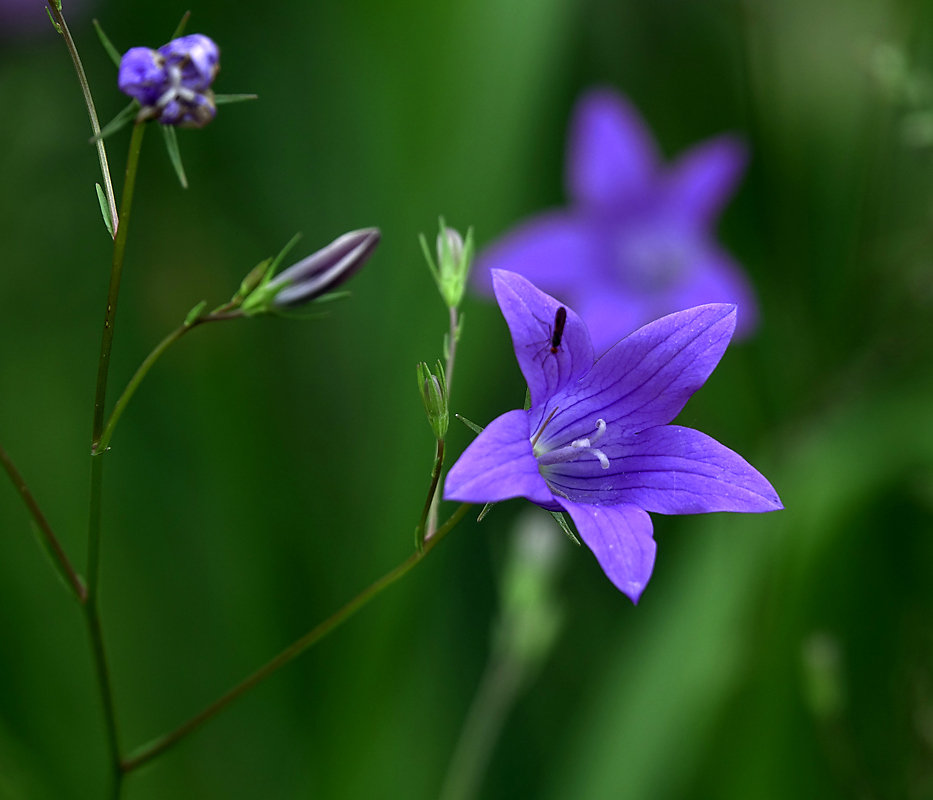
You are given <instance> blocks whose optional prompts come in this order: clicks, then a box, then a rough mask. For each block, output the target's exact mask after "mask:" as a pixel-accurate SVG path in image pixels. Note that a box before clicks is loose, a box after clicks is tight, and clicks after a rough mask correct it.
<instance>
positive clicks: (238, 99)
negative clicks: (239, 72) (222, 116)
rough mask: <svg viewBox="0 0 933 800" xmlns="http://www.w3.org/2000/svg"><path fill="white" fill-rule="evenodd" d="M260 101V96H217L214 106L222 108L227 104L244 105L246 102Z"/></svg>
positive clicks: (215, 96)
mask: <svg viewBox="0 0 933 800" xmlns="http://www.w3.org/2000/svg"><path fill="white" fill-rule="evenodd" d="M258 99H259V95H258V94H215V95H214V105H218V106H222V105H224V104H225V103H242V102H244V101H246V100H258Z"/></svg>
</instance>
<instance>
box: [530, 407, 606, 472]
mask: <svg viewBox="0 0 933 800" xmlns="http://www.w3.org/2000/svg"><path fill="white" fill-rule="evenodd" d="M605 433H606V420H604V419H598V420H596V433H594V434H593V435H592V436H587V437H585V438H583V439H575V440H574V441H572V442H571V443H570V444H569V445H568V446H567V447H559V448H557V449H556V450H551V451H549V452H547V453H542V454H541V455H537V454H535V455H536V456H537V459H538V463H539V464H542V465H549V464H560V463H562V462H565V461H575V460H577V459H579V458H580V457H581V456H582V455H583V454H584V453H587V454H589V455H591V456H594V457H595V458H596V459H597V460H598V461H599V465H600V466H601V467H602V468H603V469H609V458H608V457H607V456H606V454H605V453H604V452H603V451H602V450H600V449H599V448H598V447H594V445H595V444H596V443H597V442H598V441H599V440H600V439H602V438H603V435H604V434H605Z"/></svg>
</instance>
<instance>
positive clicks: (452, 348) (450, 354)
mask: <svg viewBox="0 0 933 800" xmlns="http://www.w3.org/2000/svg"><path fill="white" fill-rule="evenodd" d="M457 327H458V322H457V308H456V306H452V307H451V309H450V333H449V334H448V339H447V369H446V371H445V374H446V376H447V396H448V397H450V387H451V385H452V384H453V382H454V360H455V359H456V357H457Z"/></svg>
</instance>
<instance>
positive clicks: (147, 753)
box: [123, 503, 470, 772]
mask: <svg viewBox="0 0 933 800" xmlns="http://www.w3.org/2000/svg"><path fill="white" fill-rule="evenodd" d="M469 507H470V503H463V504H461V505H460V507H459V508H457V510H456V511H455V512H454V513H453V514H452V515H451V516H450V518H449V519H448V520H447V521H446V522H445V523H444V524H443V525H441V527H439V528H438V529H437V531H436V533H435V534H434V536H433V537H432V538H431V539H430V540H429V541H427V542H425V546H424V550H423V551H421V552H417V551H416V552H414V553H412V554H411V555H410V556H409V557H408V558H407V559H405V561H403V562H402V563H401V564H399V565H398V566H397V567H396V568H395V569H393V570H392V571H391V572H389V573H387V574H386V575H383V576H382V577H381V578H380V579H379V580H377V581H376V582H375V583H373V584H372V585H370V586H369V588H368V589H365V590H364V591H362V592H361V593H360V594H358V595H357V596H356V597H354V598H353V599H352V600H351V601H350V602H349V603H347V604H346V605H345V606H344V607H343V608H341V609H340V610H339V611H337V612H336V613H335V614H333V615H331V616H330V617H328V618H327V619H326V620H324V621H323V622H321V623H320V624H319V625H317V626H315V627H314V628H312V629H311V630H310V631H308V633H306V634H305V635H304V636H302V637H301V638H300V639H298V640H297V641H295V642H294V643H293V644H291V645H289V646H288V647H286V648H285V649H284V650H283V651H282V652H281V653H279V654H278V655H277V656H276V657H275V658H273V659H272V660H271V661H269V662H268V663H267V664H266V665H265V666H264V667H261V668H260V669H258V670H256V672H254V673H253V674H252V675H250V676H249V677H248V678H247V679H246V680H244V681H243V682H242V683H240V684H238V685H237V686H235V687H234V688H233V689H231V690H230V691H229V692H227V694H225V695H224V696H223V697H221V698H220V699H219V700H217V701H216V702H215V703H213V704H212V705H210V706H208V707H207V708H205V709H204V710H203V711H202V712H201V713H199V714H197V715H195V716H194V717H192V718H191V719H190V720H188V721H187V722H185V723H184V724H183V725H181V726H179V727H178V728H176V729H175V730H174V731H172V732H171V733H168V734H166V735H165V736H162V737H160V738H158V739H156V740H155V741H153V742H150V743H149V744H147V745H144V746H143V747H141V748H139V749H138V750H136V751H135V752H134V753H132V754H130V755H129V756H128V757H127V758H126V759H124V761H123V770H124V772H132V771H133V770H135V769H138V768H139V767H141V766H142V765H143V764H145V763H147V762H148V761H151V760H152V759H153V758H155V757H156V756H159V755H162V753H164V752H165V751H166V750H168V749H169V748H171V747H173V746H174V745H176V744H178V742H180V741H181V740H182V739H184V738H185V737H186V736H187V735H188V734H189V733H192V732H194V731H195V730H197V729H198V728H200V727H201V726H202V725H203V724H204V723H205V722H207V721H209V720H210V719H213V718H214V717H215V716H217V715H218V714H219V713H220V712H221V711H223V710H224V709H225V708H227V706H229V705H231V704H232V703H233V702H234V701H235V700H237V699H239V698H240V697H242V696H243V695H244V694H246V693H247V692H248V691H249V690H250V689H252V688H253V687H255V686H256V685H257V684H259V683H262V681H264V680H265V679H266V678H268V677H269V676H270V675H273V674H274V673H276V672H278V671H279V670H280V669H281V668H282V667H284V666H285V665H286V664H288V663H289V662H290V661H291V660H292V659H294V658H296V657H297V656H299V655H301V654H302V653H303V652H304V651H305V650H307V649H308V648H309V647H311V646H312V645H315V644H317V643H318V642H319V641H320V640H321V639H323V638H324V637H325V636H327V634H329V633H330V632H331V631H333V630H334V629H335V628H336V627H338V626H339V625H340V624H341V623H343V622H346V620H348V619H349V618H350V617H352V616H353V615H354V614H355V613H356V612H357V611H359V610H360V609H361V608H363V606H365V605H366V604H367V603H368V602H369V601H370V600H372V599H373V598H374V597H376V595H378V594H379V593H381V592H382V591H383V590H384V589H387V588H388V587H389V586H391V585H392V584H393V583H395V582H396V581H397V580H398V579H399V578H401V577H403V576H404V575H406V574H407V573H408V572H409V571H410V570H411V569H412V568H413V567H414V566H415V565H416V564H418V563H419V562H420V561H421V560H422V559H423V558H424V557H425V556H426V555H427V554H428V553H430V552H431V550H433V549H434V548H435V547H436V546H437V545H438V544H439V543H440V541H441V539H443V538H444V537H445V536H446V535H447V534H448V533H449V532H450V531H451V530H453V528H454V527H455V526H456V525H457V523H458V522H460V520H461V519H462V518H463V515H464V514H466V512H467V509H468V508H469Z"/></svg>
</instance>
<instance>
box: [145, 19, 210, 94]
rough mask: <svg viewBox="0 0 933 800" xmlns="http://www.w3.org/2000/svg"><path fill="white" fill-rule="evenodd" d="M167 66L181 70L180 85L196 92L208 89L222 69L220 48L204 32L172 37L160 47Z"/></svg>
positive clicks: (170, 68) (169, 68)
mask: <svg viewBox="0 0 933 800" xmlns="http://www.w3.org/2000/svg"><path fill="white" fill-rule="evenodd" d="M159 53H160V54H161V55H162V56H163V57H164V58H165V64H166V68H167V69H168V70H169V71H170V72H171V70H172V68H173V67H174V68H177V69H179V70H180V78H179V82H180V85H181V86H183V87H184V88H186V89H191V90H192V91H195V92H204V91H206V90H207V89H208V88H209V87H210V85H211V83H213V82H214V78H215V77H216V76H217V71H218V70H219V69H220V49H219V48H218V47H217V45H216V44H215V43H214V42H213V40H211V39H209V38H208V37H207V36H205V35H204V34H202V33H192V34H190V35H188V36H182V37H180V38H178V39H172V41H170V42H169V43H168V44H164V45H162V47H160V48H159Z"/></svg>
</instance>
